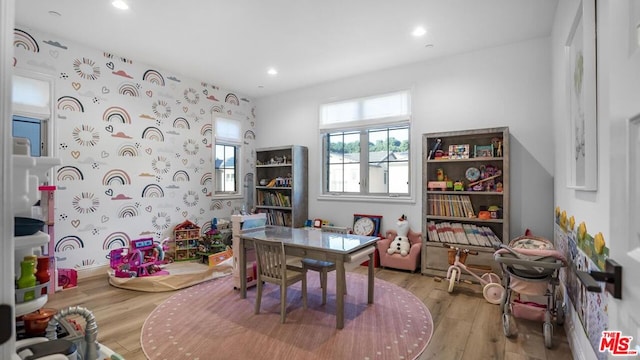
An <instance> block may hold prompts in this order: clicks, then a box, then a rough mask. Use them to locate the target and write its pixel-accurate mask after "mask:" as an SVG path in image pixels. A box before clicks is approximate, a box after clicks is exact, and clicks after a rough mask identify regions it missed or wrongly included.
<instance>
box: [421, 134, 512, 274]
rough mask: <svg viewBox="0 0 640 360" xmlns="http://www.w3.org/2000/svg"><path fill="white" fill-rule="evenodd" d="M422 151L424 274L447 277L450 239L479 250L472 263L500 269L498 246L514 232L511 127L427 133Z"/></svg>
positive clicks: (469, 262)
mask: <svg viewBox="0 0 640 360" xmlns="http://www.w3.org/2000/svg"><path fill="white" fill-rule="evenodd" d="M436 144H438V146H436ZM437 150H440V151H437ZM450 151H453V152H452V155H451V156H449V152H450ZM422 154H423V158H422V161H423V164H422V165H423V166H422V180H423V182H422V183H423V186H424V188H423V192H422V202H423V203H422V227H423V230H422V231H423V234H425V236H423V238H424V248H423V251H422V273H423V274H425V275H434V276H441V277H446V274H447V269H448V267H449V262H448V255H447V251H448V250H447V248H446V247H445V246H444V245H445V244H453V245H457V246H460V247H464V248H468V249H470V250H475V251H478V253H479V255H477V256H468V257H467V264H468V265H471V266H477V267H480V268H484V269H489V268H491V269H492V271H493V272H496V273H500V272H499V267H498V266H497V264H496V263H495V261H494V260H493V252H494V248H493V245H494V244H496V243H504V242H508V237H509V129H508V128H507V127H499V128H489V129H476V130H464V131H452V132H439V133H429V134H423V136H422ZM476 155H478V156H476ZM490 155H493V156H490ZM444 177H446V178H444ZM456 183H457V184H456ZM454 188H455V190H454ZM490 210H493V211H490ZM481 211H483V212H482V214H481ZM485 211H487V212H488V213H487V212H485ZM487 214H488V217H486V216H487ZM481 215H482V217H481ZM463 275H464V274H463Z"/></svg>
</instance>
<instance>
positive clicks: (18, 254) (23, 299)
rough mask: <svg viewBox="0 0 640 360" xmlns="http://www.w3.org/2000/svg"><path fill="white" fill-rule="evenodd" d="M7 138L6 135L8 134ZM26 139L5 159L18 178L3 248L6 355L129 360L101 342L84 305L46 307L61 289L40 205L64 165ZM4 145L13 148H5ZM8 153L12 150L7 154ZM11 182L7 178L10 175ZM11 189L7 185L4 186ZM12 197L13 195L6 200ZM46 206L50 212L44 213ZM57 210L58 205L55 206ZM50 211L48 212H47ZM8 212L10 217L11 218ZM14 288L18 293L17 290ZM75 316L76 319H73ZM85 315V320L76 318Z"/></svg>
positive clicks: (1, 347) (0, 314) (2, 348)
mask: <svg viewBox="0 0 640 360" xmlns="http://www.w3.org/2000/svg"><path fill="white" fill-rule="evenodd" d="M5 140H6V137H5ZM24 141H25V139H20V138H14V139H13V151H12V152H13V154H12V155H10V157H11V160H12V161H9V162H7V158H8V157H9V156H5V157H4V162H3V164H4V165H5V168H6V167H7V165H6V164H7V163H8V164H9V165H8V168H9V169H11V171H10V172H9V173H10V174H11V175H10V176H11V179H12V187H11V189H10V191H8V192H9V193H10V195H9V196H8V197H9V198H10V199H11V202H10V204H11V210H10V211H8V212H9V213H13V225H14V226H13V236H9V237H7V236H6V235H7V233H8V231H7V229H6V228H7V227H10V224H11V222H10V219H11V214H6V212H7V211H6V209H7V207H6V205H3V206H5V214H4V219H3V220H4V221H3V222H2V223H3V224H4V225H8V224H9V226H5V229H4V230H3V235H4V236H3V237H2V240H1V241H0V242H1V247H0V254H1V256H2V257H3V258H2V265H1V269H0V270H2V271H1V272H2V276H1V277H0V281H2V291H1V292H0V295H1V296H0V358H1V359H11V360H26V359H41V360H56V359H61V360H65V359H66V360H103V359H109V360H119V359H123V358H122V357H121V356H120V355H118V354H116V353H114V352H113V351H111V350H110V349H109V348H107V347H106V346H104V345H101V344H100V343H98V341H97V338H98V326H97V324H96V320H95V318H94V316H93V313H92V312H91V311H90V310H88V309H86V308H83V307H79V306H72V307H69V308H65V309H49V308H46V304H47V300H48V296H49V295H50V294H52V293H53V292H54V291H55V290H56V289H55V286H54V283H55V279H56V276H55V269H54V267H55V266H54V265H53V266H51V264H52V263H53V262H50V260H54V256H53V255H54V254H53V253H52V252H51V251H49V243H50V236H49V234H48V233H47V232H46V231H47V230H46V228H47V227H46V222H45V221H43V219H46V209H42V208H41V207H40V200H41V196H42V191H43V190H45V191H51V190H52V189H53V188H54V187H53V186H50V185H49V186H47V184H48V179H47V173H48V172H53V171H54V167H56V166H58V165H61V162H60V160H59V159H57V158H51V157H32V156H30V155H28V148H27V147H25V144H24ZM4 149H7V147H6V146H5V147H4ZM5 153H6V152H5ZM4 179H5V182H6V179H7V177H6V176H5V178H4ZM6 189H8V187H7V186H6V185H5V187H4V189H3V190H6ZM5 200H8V199H5ZM5 202H6V201H5ZM43 210H44V211H43ZM51 210H53V209H51ZM43 213H44V215H43ZM7 215H8V216H7ZM12 290H13V291H12ZM72 316H73V319H72V318H71V317H72ZM78 318H81V319H83V320H84V324H81V323H82V321H79V322H78V321H76V320H74V319H78Z"/></svg>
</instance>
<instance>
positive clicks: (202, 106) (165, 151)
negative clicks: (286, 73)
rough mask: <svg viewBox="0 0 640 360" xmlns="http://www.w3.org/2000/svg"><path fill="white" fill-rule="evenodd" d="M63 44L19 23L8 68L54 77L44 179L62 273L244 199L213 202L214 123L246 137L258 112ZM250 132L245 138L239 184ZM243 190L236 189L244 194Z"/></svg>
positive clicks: (129, 62) (187, 82) (249, 153)
mask: <svg viewBox="0 0 640 360" xmlns="http://www.w3.org/2000/svg"><path fill="white" fill-rule="evenodd" d="M95 45H96V46H95V48H90V47H87V46H84V45H80V44H76V43H73V42H71V41H68V40H66V39H64V38H59V37H57V36H54V35H50V34H46V33H42V32H39V31H38V30H37V29H31V28H27V27H21V26H20V25H17V26H16V29H15V31H14V48H15V49H14V64H15V65H14V66H15V68H16V69H18V70H26V71H29V72H35V73H40V74H46V75H48V76H49V77H51V78H52V79H54V82H55V83H54V96H53V105H52V107H53V112H54V113H53V121H54V124H55V128H56V138H55V139H54V143H55V148H56V150H55V151H56V152H57V153H56V154H54V156H56V157H59V158H60V159H61V160H62V165H61V166H58V167H56V168H55V169H54V170H53V172H54V173H53V174H52V176H51V178H52V179H53V182H54V183H55V185H56V186H57V187H58V190H57V191H56V192H55V238H52V239H51V241H52V243H53V245H54V248H55V256H56V259H57V261H58V267H60V268H75V269H82V268H86V267H94V266H100V265H106V264H108V263H109V259H108V254H109V251H110V250H111V249H114V248H119V247H125V246H128V245H129V241H130V240H133V239H138V238H141V237H149V236H153V237H154V239H155V240H156V241H161V240H162V239H164V238H166V237H170V236H172V230H173V227H174V226H175V225H177V224H179V223H181V222H183V221H184V220H187V219H188V220H190V221H192V222H194V223H196V224H198V225H199V226H201V227H202V229H205V230H204V231H206V229H209V228H210V221H211V219H212V218H213V217H219V218H228V217H229V216H230V214H231V212H232V211H233V210H234V208H240V207H241V206H242V204H243V203H244V202H245V200H243V199H238V200H233V201H229V200H223V201H221V200H220V199H215V198H214V197H213V196H212V195H211V194H212V193H213V191H214V189H213V177H212V174H213V173H214V171H213V164H212V153H211V144H212V135H213V126H212V125H213V118H214V117H215V116H228V117H231V118H233V119H237V120H242V121H243V127H244V129H243V130H244V132H245V134H247V133H249V134H253V133H254V132H253V124H254V123H255V121H256V119H255V115H254V114H255V109H254V108H253V103H252V102H251V101H250V100H249V101H239V100H238V99H239V98H242V99H243V100H245V98H244V96H242V94H236V93H234V92H232V91H231V90H229V89H222V88H219V87H218V86H216V85H212V84H211V83H208V82H204V81H201V80H196V79H188V78H183V77H182V76H181V75H180V74H177V73H173V72H171V71H166V70H163V69H161V68H158V67H157V66H151V65H147V64H141V63H137V62H136V61H135V59H129V58H125V57H123V56H126V55H127V54H118V55H116V54H111V53H109V52H105V51H102V50H99V46H100V44H95ZM254 139H255V136H253V135H252V136H245V138H244V139H243V148H242V158H241V159H238V161H241V162H242V163H243V164H244V165H243V166H242V168H243V169H245V170H244V171H245V173H243V174H240V179H244V178H246V175H247V173H250V172H252V171H253V160H251V158H252V157H253V154H254ZM242 185H243V184H240V187H241V188H242Z"/></svg>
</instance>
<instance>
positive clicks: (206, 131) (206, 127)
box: [200, 124, 213, 136]
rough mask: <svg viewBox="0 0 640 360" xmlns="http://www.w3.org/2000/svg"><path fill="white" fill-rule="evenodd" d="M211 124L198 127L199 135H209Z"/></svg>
mask: <svg viewBox="0 0 640 360" xmlns="http://www.w3.org/2000/svg"><path fill="white" fill-rule="evenodd" d="M212 128H213V126H212V125H211V124H204V126H202V128H201V129H200V135H202V136H211V133H212V132H213V130H212Z"/></svg>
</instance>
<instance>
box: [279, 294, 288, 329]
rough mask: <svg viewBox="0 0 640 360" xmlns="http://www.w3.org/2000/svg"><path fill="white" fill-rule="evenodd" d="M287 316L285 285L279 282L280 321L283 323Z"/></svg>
mask: <svg viewBox="0 0 640 360" xmlns="http://www.w3.org/2000/svg"><path fill="white" fill-rule="evenodd" d="M286 316H287V285H285V284H280V323H282V324H284V321H285V317H286Z"/></svg>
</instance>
